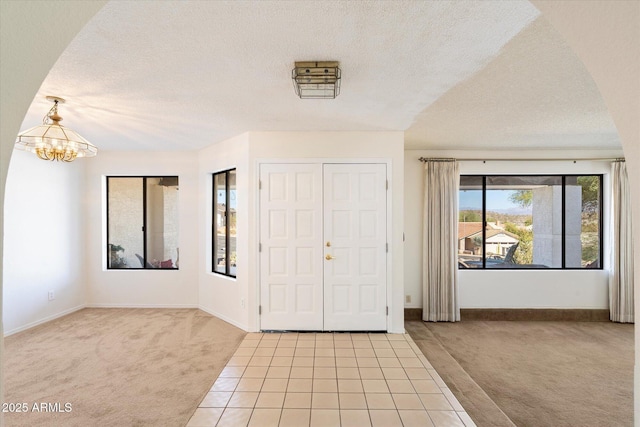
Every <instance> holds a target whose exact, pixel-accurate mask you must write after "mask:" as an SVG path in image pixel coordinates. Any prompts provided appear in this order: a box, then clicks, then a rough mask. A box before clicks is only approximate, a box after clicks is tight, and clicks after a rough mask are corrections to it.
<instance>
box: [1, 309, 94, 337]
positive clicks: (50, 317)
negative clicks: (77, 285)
mask: <svg viewBox="0 0 640 427" xmlns="http://www.w3.org/2000/svg"><path fill="white" fill-rule="evenodd" d="M86 307H87V306H86V305H84V304H82V305H78V306H76V307H73V308H70V309H68V310H64V311H61V312H60V313H56V314H52V315H51V316H47V317H45V318H42V319H40V320H36V321H35V322H31V323H27V324H26V325H24V326H20V327H19V328H15V329H12V330H10V331H7V332H5V333H4V336H5V337H8V336H9V335H13V334H17V333H18V332H22V331H26V330H27V329H30V328H33V327H34V326H38V325H42V324H43V323H47V322H50V321H52V320H54V319H57V318H59V317H62V316H66V315H67V314H71V313H74V312H76V311H78V310H82V309H83V308H86Z"/></svg>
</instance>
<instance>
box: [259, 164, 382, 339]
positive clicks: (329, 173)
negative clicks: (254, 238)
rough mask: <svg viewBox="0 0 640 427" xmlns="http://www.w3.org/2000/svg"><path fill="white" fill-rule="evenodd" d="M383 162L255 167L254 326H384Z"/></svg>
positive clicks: (371, 328)
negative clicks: (257, 302)
mask: <svg viewBox="0 0 640 427" xmlns="http://www.w3.org/2000/svg"><path fill="white" fill-rule="evenodd" d="M386 228H387V179H386V165H385V164H370V163H367V164H362V163H357V164H353V163H349V164H333V163H332V164H328V163H325V164H319V163H309V164H298V163H296V164H262V165H261V166H260V328H261V329H262V330H315V331H322V330H324V331H363V330H367V331H382V330H387V231H386Z"/></svg>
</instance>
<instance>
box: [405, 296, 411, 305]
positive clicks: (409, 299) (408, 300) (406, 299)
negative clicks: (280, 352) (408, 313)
mask: <svg viewBox="0 0 640 427" xmlns="http://www.w3.org/2000/svg"><path fill="white" fill-rule="evenodd" d="M404 302H405V303H407V304H409V303H411V295H405V296H404Z"/></svg>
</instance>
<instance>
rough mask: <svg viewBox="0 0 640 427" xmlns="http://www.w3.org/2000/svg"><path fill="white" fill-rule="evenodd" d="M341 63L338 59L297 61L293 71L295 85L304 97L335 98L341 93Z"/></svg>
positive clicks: (296, 89)
mask: <svg viewBox="0 0 640 427" xmlns="http://www.w3.org/2000/svg"><path fill="white" fill-rule="evenodd" d="M339 65H340V64H339V63H338V62H337V61H325V62H318V61H307V62H296V63H295V68H294V69H293V70H292V71H291V78H292V79H293V87H294V89H295V91H296V95H298V96H299V97H300V98H302V99H308V98H321V99H333V98H335V97H336V96H338V95H339V94H340V68H339V67H338V66H339Z"/></svg>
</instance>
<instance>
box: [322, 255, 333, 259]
mask: <svg viewBox="0 0 640 427" xmlns="http://www.w3.org/2000/svg"><path fill="white" fill-rule="evenodd" d="M324 259H326V260H327V261H331V260H332V259H333V257H332V256H331V255H330V254H327V256H326V257H324Z"/></svg>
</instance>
